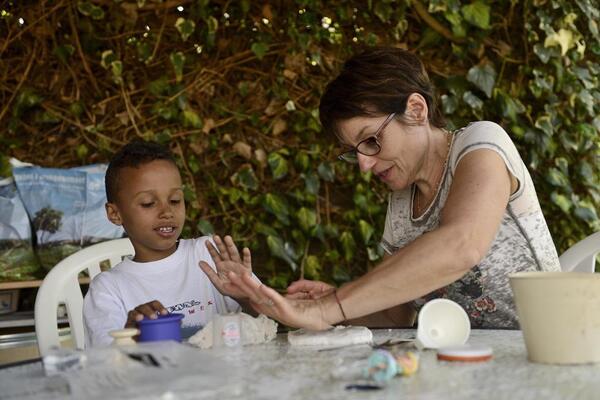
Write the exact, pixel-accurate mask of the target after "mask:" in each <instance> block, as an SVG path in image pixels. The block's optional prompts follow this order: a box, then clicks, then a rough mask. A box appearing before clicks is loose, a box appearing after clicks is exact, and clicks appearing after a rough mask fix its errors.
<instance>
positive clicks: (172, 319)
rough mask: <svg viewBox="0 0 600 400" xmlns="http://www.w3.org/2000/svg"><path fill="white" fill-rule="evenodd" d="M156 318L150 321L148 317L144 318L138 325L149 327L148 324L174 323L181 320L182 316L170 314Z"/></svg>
mask: <svg viewBox="0 0 600 400" xmlns="http://www.w3.org/2000/svg"><path fill="white" fill-rule="evenodd" d="M157 317H158V318H156V319H150V318H148V317H144V319H143V320H141V321H139V322H138V324H141V325H150V324H164V323H174V322H178V321H180V320H182V319H183V314H178V313H171V314H167V315H160V314H159V315H157Z"/></svg>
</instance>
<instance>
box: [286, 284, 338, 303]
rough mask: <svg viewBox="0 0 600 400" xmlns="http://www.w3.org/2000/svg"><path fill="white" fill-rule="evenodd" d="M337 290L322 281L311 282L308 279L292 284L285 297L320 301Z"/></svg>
mask: <svg viewBox="0 0 600 400" xmlns="http://www.w3.org/2000/svg"><path fill="white" fill-rule="evenodd" d="M334 290H335V286H332V285H330V284H329V283H325V282H321V281H311V280H308V279H300V280H298V281H295V282H292V283H291V284H290V286H288V288H287V294H286V296H285V297H287V298H288V299H297V300H299V299H312V300H315V299H319V298H321V297H323V296H327V295H330V294H331V293H333V291H334Z"/></svg>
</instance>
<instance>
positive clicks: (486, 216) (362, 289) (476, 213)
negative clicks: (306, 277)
mask: <svg viewBox="0 0 600 400" xmlns="http://www.w3.org/2000/svg"><path fill="white" fill-rule="evenodd" d="M513 186H514V182H513V179H512V176H511V174H510V173H509V172H508V170H507V169H506V166H505V164H504V161H503V160H502V158H501V157H500V156H499V155H498V154H497V153H495V152H494V151H492V150H488V149H479V150H474V151H472V152H471V153H469V154H467V155H465V156H464V157H463V158H462V159H461V161H460V162H459V164H458V166H457V168H456V172H455V176H454V181H453V183H452V186H451V189H450V193H449V196H448V199H447V201H446V204H445V206H444V209H443V210H442V216H441V221H440V225H439V227H438V228H437V229H435V230H433V231H431V232H428V233H426V234H424V235H422V236H420V237H419V238H417V239H416V240H415V241H414V242H412V243H410V244H409V245H407V246H405V247H404V248H402V249H400V250H399V251H397V252H396V253H394V254H392V255H391V256H390V257H389V258H388V259H386V260H384V261H383V262H382V263H381V264H380V265H379V266H378V267H377V268H375V269H374V270H372V271H370V272H369V273H367V274H365V275H364V276H362V277H361V278H359V279H357V280H355V281H353V282H350V283H349V284H347V285H345V286H344V287H342V288H341V289H340V290H338V298H339V299H340V302H341V303H342V305H343V308H344V311H345V312H346V315H347V316H348V318H355V317H359V316H362V315H366V314H369V313H372V312H374V311H376V310H382V309H387V308H389V307H392V306H394V305H397V304H402V303H406V302H407V301H410V300H413V299H415V298H418V297H421V296H423V295H426V294H428V293H430V292H432V291H433V290H435V289H438V288H441V287H444V286H446V285H448V284H450V283H452V282H454V281H456V280H458V279H460V278H461V277H462V276H463V275H464V274H465V273H467V272H468V271H469V270H470V269H471V268H472V267H473V266H475V265H477V264H478V263H479V262H480V261H481V259H482V258H483V257H484V256H485V254H486V253H487V251H488V250H489V247H490V245H491V243H492V241H493V240H494V237H495V236H496V233H497V231H498V227H499V226H500V222H501V220H502V216H503V214H504V212H505V209H506V206H507V204H508V199H509V196H510V193H511V192H512V187H513ZM333 306H337V305H336V304H333V305H330V308H328V310H329V312H327V314H326V315H327V317H328V318H332V319H335V315H336V313H335V307H333Z"/></svg>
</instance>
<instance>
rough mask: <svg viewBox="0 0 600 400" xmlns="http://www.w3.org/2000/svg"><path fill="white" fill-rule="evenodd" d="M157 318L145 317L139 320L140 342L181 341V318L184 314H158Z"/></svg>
mask: <svg viewBox="0 0 600 400" xmlns="http://www.w3.org/2000/svg"><path fill="white" fill-rule="evenodd" d="M157 317H158V318H156V319H150V318H147V317H146V318H144V319H143V320H141V321H140V322H138V326H139V327H140V337H139V339H138V341H140V342H156V341H159V340H175V341H176V342H181V320H182V319H183V314H177V313H173V314H167V315H158V316H157Z"/></svg>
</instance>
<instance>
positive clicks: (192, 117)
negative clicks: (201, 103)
mask: <svg viewBox="0 0 600 400" xmlns="http://www.w3.org/2000/svg"><path fill="white" fill-rule="evenodd" d="M182 116H183V121H182V122H183V126H185V127H191V128H195V129H200V128H202V119H201V118H200V116H199V115H198V114H197V113H196V112H195V111H194V110H184V111H183V113H182Z"/></svg>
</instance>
